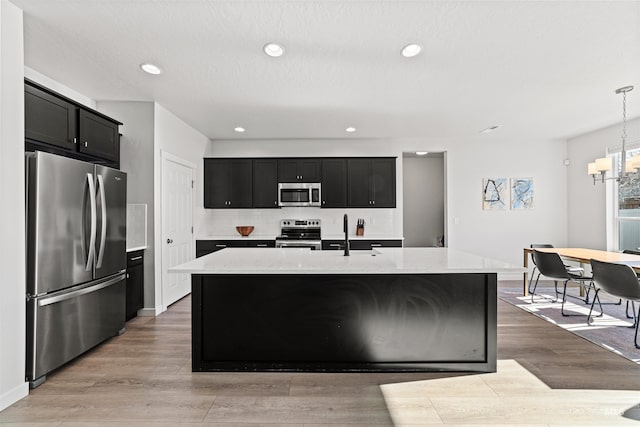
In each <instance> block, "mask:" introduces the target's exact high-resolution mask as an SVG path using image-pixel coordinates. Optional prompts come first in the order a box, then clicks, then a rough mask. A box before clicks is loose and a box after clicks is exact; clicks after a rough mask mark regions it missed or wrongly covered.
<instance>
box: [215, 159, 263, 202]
mask: <svg viewBox="0 0 640 427" xmlns="http://www.w3.org/2000/svg"><path fill="white" fill-rule="evenodd" d="M251 187H252V161H251V159H204V207H205V208H231V209H235V208H250V207H251V206H252V190H251Z"/></svg>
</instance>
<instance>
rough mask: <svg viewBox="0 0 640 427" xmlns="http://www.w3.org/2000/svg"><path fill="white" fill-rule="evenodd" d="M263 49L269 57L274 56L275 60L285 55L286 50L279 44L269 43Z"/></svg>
mask: <svg viewBox="0 0 640 427" xmlns="http://www.w3.org/2000/svg"><path fill="white" fill-rule="evenodd" d="M263 49H264V53H266V54H267V55H269V56H273V57H274V58H277V57H278V56H282V55H284V48H283V47H282V46H280V45H279V44H278V43H267V44H265V45H264V48H263Z"/></svg>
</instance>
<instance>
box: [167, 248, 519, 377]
mask: <svg viewBox="0 0 640 427" xmlns="http://www.w3.org/2000/svg"><path fill="white" fill-rule="evenodd" d="M171 271H172V272H174V273H188V274H191V276H192V358H193V359H192V370H193V371H262V370H265V371H281V370H286V371H331V372H338V371H347V372H349V371H356V372H357V371H427V370H460V371H477V372H493V371H495V369H496V328H497V323H496V322H497V321H496V285H497V273H522V268H521V267H517V266H513V265H510V264H508V263H505V262H500V261H495V260H490V259H487V258H483V257H480V256H476V255H471V254H468V253H464V252H460V251H455V250H451V249H447V248H381V249H376V250H372V251H351V256H349V257H345V256H343V254H342V252H341V251H311V250H308V249H291V248H289V249H275V248H266V249H265V248H260V249H256V248H237V249H236V248H227V249H224V250H222V251H218V252H215V253H212V254H209V255H206V256H203V257H201V258H197V259H195V260H193V261H190V262H188V263H186V264H182V265H180V266H177V267H174V268H173V269H172V270H171Z"/></svg>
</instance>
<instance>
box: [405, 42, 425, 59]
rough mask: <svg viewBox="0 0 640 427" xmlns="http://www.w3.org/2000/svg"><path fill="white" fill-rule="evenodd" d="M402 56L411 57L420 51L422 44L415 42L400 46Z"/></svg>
mask: <svg viewBox="0 0 640 427" xmlns="http://www.w3.org/2000/svg"><path fill="white" fill-rule="evenodd" d="M401 52H402V56H404V57H405V58H413V57H414V56H416V55H418V54H419V53H420V52H422V46H420V45H419V44H416V43H411V44H408V45H406V46H405V47H403V48H402V51H401Z"/></svg>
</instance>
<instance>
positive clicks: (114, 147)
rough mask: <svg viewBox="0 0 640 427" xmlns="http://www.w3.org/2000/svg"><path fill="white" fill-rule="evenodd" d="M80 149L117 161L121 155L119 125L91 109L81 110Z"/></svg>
mask: <svg viewBox="0 0 640 427" xmlns="http://www.w3.org/2000/svg"><path fill="white" fill-rule="evenodd" d="M78 117H79V130H80V132H79V135H78V137H79V140H78V150H79V151H80V152H81V153H86V154H90V155H93V156H96V157H100V158H103V159H108V160H113V161H115V160H116V159H117V158H119V157H120V136H119V135H118V125H117V124H116V123H113V122H112V121H109V120H106V119H104V118H102V117H100V116H98V115H96V114H93V113H92V112H90V111H86V110H80V112H79V116H78Z"/></svg>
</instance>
